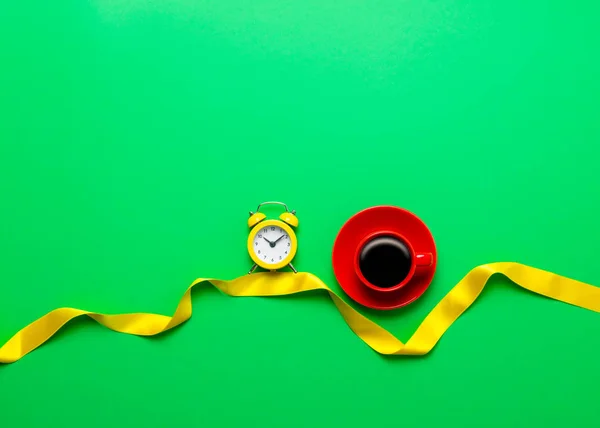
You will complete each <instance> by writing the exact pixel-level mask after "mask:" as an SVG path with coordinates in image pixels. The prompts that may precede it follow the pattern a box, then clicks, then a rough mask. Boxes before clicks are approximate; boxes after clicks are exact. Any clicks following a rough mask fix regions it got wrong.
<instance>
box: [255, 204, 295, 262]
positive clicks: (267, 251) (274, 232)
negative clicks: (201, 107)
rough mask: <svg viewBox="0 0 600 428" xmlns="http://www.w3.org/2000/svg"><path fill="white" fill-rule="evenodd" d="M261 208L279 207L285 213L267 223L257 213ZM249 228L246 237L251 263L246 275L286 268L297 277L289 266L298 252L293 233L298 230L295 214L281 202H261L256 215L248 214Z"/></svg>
mask: <svg viewBox="0 0 600 428" xmlns="http://www.w3.org/2000/svg"><path fill="white" fill-rule="evenodd" d="M264 205H281V206H283V207H284V208H285V212H284V213H283V214H281V215H280V216H279V220H266V218H267V216H266V215H265V214H264V213H262V212H259V211H260V208H261V207H262V206H264ZM248 227H250V228H252V230H251V231H250V235H248V253H249V254H250V257H251V258H252V260H253V261H254V266H252V269H250V272H249V273H252V272H254V270H255V269H256V268H257V266H260V267H261V268H263V269H266V270H270V271H274V270H277V269H281V268H282V267H284V266H289V267H290V269H291V270H292V271H294V273H297V271H296V269H295V268H294V266H292V263H291V262H292V259H293V258H294V256H295V255H296V250H297V249H298V240H297V238H296V234H295V233H294V230H293V229H292V227H298V218H297V217H296V211H290V210H289V209H288V207H287V205H286V204H284V203H283V202H263V203H262V204H259V205H258V208H257V209H256V212H252V211H250V218H249V219H248Z"/></svg>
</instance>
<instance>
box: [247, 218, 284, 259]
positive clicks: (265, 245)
mask: <svg viewBox="0 0 600 428" xmlns="http://www.w3.org/2000/svg"><path fill="white" fill-rule="evenodd" d="M252 248H253V250H254V254H256V257H258V258H259V260H260V261H262V262H263V263H266V264H270V265H275V264H277V263H281V262H282V261H283V260H285V259H287V258H288V257H289V256H290V252H291V249H292V242H291V240H290V236H289V235H288V233H287V232H286V231H285V230H283V229H282V228H281V227H279V226H265V227H262V228H260V229H259V230H258V231H257V232H256V234H255V235H254V240H253V242H252Z"/></svg>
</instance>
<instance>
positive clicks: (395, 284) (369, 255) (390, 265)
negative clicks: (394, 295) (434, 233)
mask: <svg viewBox="0 0 600 428" xmlns="http://www.w3.org/2000/svg"><path fill="white" fill-rule="evenodd" d="M355 260H356V262H355V271H356V274H357V275H358V277H359V279H360V280H361V282H362V283H363V284H364V285H366V286H367V287H369V288H371V289H373V290H375V291H395V290H398V289H399V288H401V287H403V286H404V285H406V284H407V283H408V282H409V281H410V280H411V279H412V277H413V275H415V273H416V271H417V268H418V267H420V266H429V265H431V262H432V254H429V253H419V254H417V253H415V251H414V249H413V248H412V246H411V245H410V243H409V242H408V241H407V240H406V239H404V237H402V236H400V235H398V234H396V233H394V232H380V233H377V234H374V235H371V236H368V237H367V238H366V239H365V240H364V241H363V242H362V243H361V245H359V246H358V249H357V252H356V259H355Z"/></svg>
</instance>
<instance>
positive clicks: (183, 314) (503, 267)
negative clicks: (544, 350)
mask: <svg viewBox="0 0 600 428" xmlns="http://www.w3.org/2000/svg"><path fill="white" fill-rule="evenodd" d="M494 274H502V275H504V276H506V277H507V278H508V279H510V280H511V281H513V282H514V283H515V284H517V285H518V286H520V287H522V288H525V289H527V290H529V291H533V292H534V293H537V294H540V295H542V296H546V297H550V298H552V299H555V300H559V301H562V302H565V303H568V304H571V305H575V306H579V307H581V308H584V309H589V310H591V311H594V312H600V288H597V287H594V286H592V285H589V284H585V283H583V282H579V281H576V280H573V279H569V278H565V277H563V276H560V275H557V274H554V273H551V272H547V271H543V270H540V269H536V268H533V267H530V266H525V265H522V264H519V263H508V262H507V263H491V264H485V265H481V266H478V267H476V268H474V269H472V270H471V271H470V272H469V273H468V274H467V275H466V276H465V277H464V278H463V279H462V280H461V281H460V282H459V283H458V284H457V285H456V286H455V287H454V288H452V290H450V292H448V294H447V295H446V296H445V297H444V298H443V299H442V300H441V301H440V302H439V303H438V304H437V305H436V306H435V307H434V308H433V310H432V311H431V312H430V313H429V315H427V317H425V319H424V320H423V322H422V323H421V325H420V326H419V327H418V328H417V330H416V331H415V333H414V334H413V336H412V337H411V338H410V339H409V340H408V342H406V344H404V343H403V342H401V341H400V340H399V339H398V338H396V337H395V336H394V335H393V334H392V333H390V332H389V331H387V330H386V329H384V328H383V327H381V326H379V325H378V324H376V323H374V322H373V321H371V320H369V319H367V318H365V317H364V316H363V315H361V314H360V313H359V312H357V311H356V310H355V309H353V308H352V307H351V306H349V305H348V304H347V303H346V302H344V301H343V300H342V299H341V298H340V297H339V296H338V295H337V294H335V293H334V292H333V291H332V290H331V289H330V288H329V287H327V285H325V283H323V282H322V281H321V280H320V279H319V278H317V277H316V276H314V275H312V274H309V273H298V274H293V273H280V272H272V273H257V274H252V275H245V276H243V277H239V278H237V279H234V280H231V281H224V280H219V279H209V278H200V279H197V280H196V281H194V282H193V283H192V284H191V285H190V286H189V287H188V289H187V290H186V292H185V293H184V295H183V297H182V298H181V300H180V301H179V305H178V306H177V309H176V310H175V313H174V314H173V316H171V317H169V316H166V315H160V314H149V313H132V314H118V315H106V314H99V313H94V312H88V311H83V310H80V309H73V308H60V309H55V310H53V311H52V312H50V313H48V314H46V315H44V316H43V317H41V318H40V319H38V320H36V321H34V322H33V323H31V324H29V325H28V326H26V327H25V328H23V329H22V330H21V331H19V332H18V333H17V334H15V335H14V336H13V337H12V338H11V339H9V340H8V342H6V343H5V344H4V345H3V346H2V347H0V363H5V364H7V363H13V362H15V361H18V360H20V359H21V358H23V357H24V356H25V355H27V354H28V353H30V352H31V351H33V350H35V349H36V348H37V347H39V346H40V345H42V344H43V343H44V342H46V341H47V340H49V339H50V338H51V337H52V336H53V335H54V334H55V333H56V332H57V331H58V330H60V329H61V328H62V327H63V326H64V325H65V324H66V323H68V322H69V321H71V320H72V319H74V318H77V317H80V316H84V315H85V316H88V317H90V318H92V319H94V320H95V321H96V322H98V323H99V324H101V325H103V326H105V327H107V328H109V329H111V330H114V331H117V332H119V333H126V334H132V335H137V336H154V335H157V334H160V333H162V332H164V331H167V330H170V329H172V328H174V327H177V326H178V325H180V324H182V323H184V322H185V321H187V320H188V319H189V318H190V317H191V316H192V298H191V292H192V288H194V287H195V286H196V285H199V284H201V283H211V284H212V285H214V286H215V287H216V288H218V289H219V290H220V291H221V292H223V293H225V294H227V295H229V296H235V297H242V296H246V297H248V296H263V297H264V296H281V295H288V294H296V293H301V292H304V291H312V290H323V291H324V292H326V293H327V294H328V295H329V297H330V298H331V300H332V301H333V303H334V304H335V306H336V307H337V308H338V310H339V312H340V313H341V315H342V316H343V318H344V320H345V321H346V323H347V324H348V326H349V327H350V328H351V329H352V330H353V331H354V333H355V334H356V335H357V336H358V337H360V338H361V339H362V340H363V342H365V343H366V344H367V345H369V346H370V347H371V348H372V349H373V350H375V351H376V352H378V353H380V354H385V355H424V354H427V353H428V352H429V351H431V349H433V347H434V346H435V345H436V343H437V342H438V341H439V339H440V338H441V337H442V336H443V334H444V333H445V332H446V330H448V328H449V327H450V326H451V325H452V323H454V321H456V320H457V319H458V317H459V316H460V315H461V314H462V313H463V312H464V311H465V310H466V309H467V308H468V307H469V306H471V304H473V302H474V301H475V300H476V299H477V297H478V296H479V295H480V293H481V291H482V290H483V288H484V287H485V285H486V284H487V282H488V280H489V279H490V277H491V276H492V275H494Z"/></svg>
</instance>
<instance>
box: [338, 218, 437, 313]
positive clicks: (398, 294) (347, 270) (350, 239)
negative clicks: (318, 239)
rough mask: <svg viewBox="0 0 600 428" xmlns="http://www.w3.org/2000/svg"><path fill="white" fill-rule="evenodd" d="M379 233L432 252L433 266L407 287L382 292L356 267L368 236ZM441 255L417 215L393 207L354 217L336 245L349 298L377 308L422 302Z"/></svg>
mask: <svg viewBox="0 0 600 428" xmlns="http://www.w3.org/2000/svg"><path fill="white" fill-rule="evenodd" d="M379 231H389V232H395V233H397V234H399V235H402V236H403V237H404V238H406V240H407V241H409V243H410V245H411V246H412V247H413V248H414V250H415V252H417V253H431V254H432V261H431V265H430V266H427V267H424V268H421V271H420V273H419V275H415V276H413V277H412V279H411V280H410V281H409V282H408V283H407V284H406V285H404V286H403V287H401V288H399V289H398V290H395V291H393V292H389V291H388V292H378V291H375V290H373V289H371V288H369V287H367V286H366V285H364V284H363V282H362V281H361V280H360V279H359V277H358V275H357V274H356V271H355V268H354V259H355V255H356V250H357V248H358V246H359V245H360V243H361V242H362V241H363V239H365V238H366V237H367V236H368V235H371V234H373V233H376V232H379ZM436 264H437V252H436V248H435V242H434V240H433V236H432V235H431V232H430V231H429V229H428V228H427V226H426V225H425V223H423V221H421V219H419V218H418V217H417V216H415V215H414V214H413V213H411V212H409V211H407V210H405V209H402V208H398V207H393V206H376V207H371V208H367V209H365V210H363V211H360V212H359V213H357V214H355V215H354V216H352V217H351V218H350V219H349V220H348V221H347V222H346V223H345V224H344V225H343V226H342V228H341V230H340V231H339V233H338V236H337V238H336V240H335V244H334V246H333V270H334V273H335V276H336V278H337V280H338V282H339V284H340V286H341V287H342V289H343V290H344V291H345V292H346V294H348V296H349V297H350V298H351V299H353V300H354V301H355V302H357V303H359V304H361V305H363V306H366V307H369V308H373V309H382V310H390V309H396V308H399V307H402V306H406V305H408V304H409V303H412V302H414V301H415V300H416V299H418V298H419V297H420V296H421V295H422V294H423V293H424V292H425V290H426V289H427V288H428V287H429V284H431V280H432V279H433V275H434V273H435V268H436Z"/></svg>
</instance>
